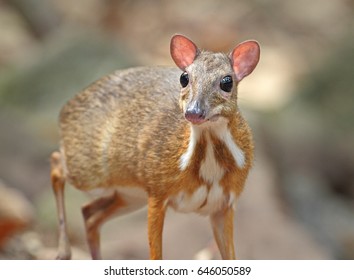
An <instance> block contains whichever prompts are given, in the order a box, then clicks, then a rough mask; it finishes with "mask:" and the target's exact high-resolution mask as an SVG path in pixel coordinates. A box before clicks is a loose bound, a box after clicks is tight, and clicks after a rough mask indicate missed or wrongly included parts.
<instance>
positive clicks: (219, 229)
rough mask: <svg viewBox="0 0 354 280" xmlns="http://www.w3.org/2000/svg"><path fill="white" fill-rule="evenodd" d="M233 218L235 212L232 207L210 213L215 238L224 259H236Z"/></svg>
mask: <svg viewBox="0 0 354 280" xmlns="http://www.w3.org/2000/svg"><path fill="white" fill-rule="evenodd" d="M233 218H234V212H233V210H232V208H230V207H228V208H226V209H224V210H221V211H219V212H216V213H214V214H211V215H210V222H211V225H212V228H213V233H214V238H215V241H216V244H217V245H218V248H219V251H220V254H221V257H222V258H223V259H224V260H234V259H235V258H236V256H235V250H234V239H233V238H234V234H233V222H234V221H233Z"/></svg>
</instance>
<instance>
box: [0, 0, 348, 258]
mask: <svg viewBox="0 0 354 280" xmlns="http://www.w3.org/2000/svg"><path fill="white" fill-rule="evenodd" d="M175 33H182V34H184V35H186V36H188V37H190V38H191V39H192V40H193V41H194V42H196V44H197V45H198V46H199V47H200V48H203V49H209V50H214V51H225V52H228V51H230V50H232V48H233V47H234V46H235V45H236V44H237V43H239V42H241V41H243V40H247V39H256V40H258V41H259V42H260V44H261V48H262V49H261V60H260V63H259V65H258V67H257V68H256V70H255V71H254V73H253V74H252V75H251V76H250V77H248V78H246V79H245V80H244V81H242V83H241V85H240V86H239V105H240V108H241V111H242V112H243V114H244V115H245V116H246V118H247V119H248V121H249V123H250V126H251V127H252V129H253V132H254V135H255V142H256V160H255V165H254V168H253V170H252V172H251V174H250V176H249V180H248V182H247V186H246V189H245V191H244V193H243V195H242V196H241V198H240V199H239V205H238V208H237V213H236V217H235V222H236V229H235V240H236V252H237V255H238V257H239V258H241V259H354V1H353V0H336V1H333V0H312V1H306V0H298V1H290V0H289V1H283V0H237V1H232V0H223V1H221V0H195V1H188V0H180V1H167V0H166V1H165V0H156V1H142V0H136V1H132V0H122V1H118V0H116V1H115V0H76V1H69V0H0V259H51V258H54V257H55V252H56V246H57V230H58V227H57V218H56V208H55V203H54V195H53V193H52V189H51V186H50V180H49V157H50V154H51V152H52V151H54V150H56V149H57V148H58V127H57V116H58V113H59V110H60V108H61V106H62V105H63V104H64V103H65V102H66V101H67V100H68V99H69V98H71V97H72V96H73V95H74V94H75V93H76V92H78V91H80V90H81V89H82V88H84V87H86V86H87V85H88V84H90V83H91V82H93V81H94V80H96V79H98V78H100V77H101V76H103V75H105V74H108V73H110V72H112V71H114V70H115V69H119V68H126V67H130V66H135V65H173V63H172V60H171V58H170V56H169V40H170V38H171V36H172V35H173V34H175ZM85 201H87V197H86V196H85V195H83V194H82V193H80V192H78V191H76V190H74V189H73V188H72V187H71V186H67V189H66V203H67V216H68V222H69V234H70V239H71V242H72V246H73V250H74V255H73V257H74V258H75V259H87V258H89V256H88V254H87V246H86V242H85V237H84V230H83V221H82V218H81V209H80V207H81V205H82V204H83V203H85ZM102 251H103V257H104V258H106V259H145V258H148V242H147V231H146V211H145V210H142V211H140V212H137V213H134V214H132V215H130V216H127V217H123V218H120V219H116V220H113V221H111V222H109V223H107V224H106V225H105V226H104V227H103V231H102ZM164 256H165V258H167V259H193V258H197V259H198V258H199V259H215V258H216V259H218V258H219V255H218V252H217V251H216V248H215V244H214V243H213V241H212V232H211V229H210V227H209V223H208V219H207V218H205V217H200V216H197V215H195V214H190V215H185V214H177V213H174V212H173V211H170V212H168V215H167V219H166V224H165V231H164Z"/></svg>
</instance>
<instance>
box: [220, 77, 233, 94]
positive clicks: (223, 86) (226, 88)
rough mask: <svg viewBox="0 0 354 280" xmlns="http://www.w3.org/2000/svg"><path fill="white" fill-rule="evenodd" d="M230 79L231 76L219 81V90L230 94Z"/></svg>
mask: <svg viewBox="0 0 354 280" xmlns="http://www.w3.org/2000/svg"><path fill="white" fill-rule="evenodd" d="M232 85H233V83H232V77H231V76H225V77H224V78H222V79H221V81H220V88H221V89H222V90H223V91H226V92H230V91H231V89H232Z"/></svg>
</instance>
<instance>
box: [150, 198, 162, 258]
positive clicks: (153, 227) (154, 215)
mask: <svg viewBox="0 0 354 280" xmlns="http://www.w3.org/2000/svg"><path fill="white" fill-rule="evenodd" d="M165 212H166V209H165V206H164V203H163V201H161V200H159V199H156V198H155V197H149V201H148V236H149V246H150V259H151V260H161V259H162V232H163V224H164V220H165Z"/></svg>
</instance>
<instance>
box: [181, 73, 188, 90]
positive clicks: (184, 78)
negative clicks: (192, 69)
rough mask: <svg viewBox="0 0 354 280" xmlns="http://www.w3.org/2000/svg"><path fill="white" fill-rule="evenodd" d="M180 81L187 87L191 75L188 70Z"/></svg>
mask: <svg viewBox="0 0 354 280" xmlns="http://www.w3.org/2000/svg"><path fill="white" fill-rule="evenodd" d="M179 82H180V83H181V86H182V87H186V86H187V85H188V83H189V77H188V73H187V72H183V73H182V75H181V77H180V78H179Z"/></svg>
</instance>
